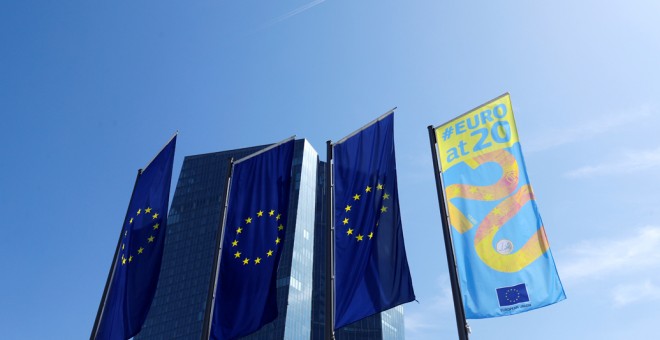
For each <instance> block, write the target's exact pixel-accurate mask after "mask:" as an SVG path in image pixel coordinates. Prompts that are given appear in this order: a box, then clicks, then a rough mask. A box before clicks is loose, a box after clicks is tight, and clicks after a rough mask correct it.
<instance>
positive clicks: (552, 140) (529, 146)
mask: <svg viewBox="0 0 660 340" xmlns="http://www.w3.org/2000/svg"><path fill="white" fill-rule="evenodd" d="M650 112H651V110H650V108H649V107H647V106H643V107H641V108H640V109H638V110H636V111H632V112H625V113H622V114H618V115H603V116H598V119H592V120H590V121H589V122H584V123H581V124H580V123H576V124H574V125H573V126H572V127H567V128H563V129H561V130H559V129H545V130H544V132H543V133H542V134H541V135H538V136H536V138H535V139H532V140H530V141H529V142H526V143H525V145H524V150H525V152H538V151H543V150H548V149H552V148H555V147H558V146H562V145H566V144H571V143H575V142H579V141H583V140H587V139H590V138H593V137H595V136H597V135H602V134H604V133H606V132H609V131H612V130H615V129H617V128H619V127H621V126H624V125H627V124H632V123H636V122H637V123H638V122H640V121H641V120H642V118H645V117H649V116H650V115H651V113H650Z"/></svg>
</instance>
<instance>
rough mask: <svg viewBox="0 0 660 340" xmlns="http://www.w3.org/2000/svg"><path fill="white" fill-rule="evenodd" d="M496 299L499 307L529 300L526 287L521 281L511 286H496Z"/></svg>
mask: <svg viewBox="0 0 660 340" xmlns="http://www.w3.org/2000/svg"><path fill="white" fill-rule="evenodd" d="M497 299H498V300H499V302H500V307H506V306H512V305H516V304H519V303H523V302H529V295H528V294H527V287H526V286H525V284H524V283H521V284H519V285H515V286H511V287H503V288H497Z"/></svg>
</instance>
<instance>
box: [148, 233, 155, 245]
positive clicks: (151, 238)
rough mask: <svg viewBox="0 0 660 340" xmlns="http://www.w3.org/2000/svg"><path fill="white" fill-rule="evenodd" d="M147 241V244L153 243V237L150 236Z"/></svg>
mask: <svg viewBox="0 0 660 340" xmlns="http://www.w3.org/2000/svg"><path fill="white" fill-rule="evenodd" d="M147 240H149V243H151V242H153V241H154V235H151V237H149V238H148V239H147Z"/></svg>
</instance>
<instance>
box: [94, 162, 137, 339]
mask: <svg viewBox="0 0 660 340" xmlns="http://www.w3.org/2000/svg"><path fill="white" fill-rule="evenodd" d="M140 174H142V169H139V170H138V172H137V176H135V183H134V184H133V191H132V192H131V200H132V199H133V195H134V194H135V188H136V187H137V183H138V179H139V178H140ZM130 206H131V202H130V201H129V202H128V206H127V207H126V215H125V217H124V222H123V223H126V217H128V213H129V211H128V209H130ZM123 223H122V228H121V230H120V231H119V239H118V240H117V248H115V256H114V257H113V258H112V265H111V266H110V272H109V273H108V279H107V280H106V281H105V288H104V289H103V295H102V296H101V302H100V303H99V309H98V311H97V312H96V320H94V327H93V328H92V334H91V335H90V336H89V338H90V339H92V340H93V339H96V333H97V332H98V331H99V326H100V325H99V323H100V322H101V317H102V316H103V311H104V310H105V304H106V299H107V298H108V292H109V291H110V286H111V285H112V278H113V277H114V275H115V268H116V266H117V254H119V245H120V244H121V239H122V234H123V232H124V228H123Z"/></svg>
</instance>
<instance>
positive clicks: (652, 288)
mask: <svg viewBox="0 0 660 340" xmlns="http://www.w3.org/2000/svg"><path fill="white" fill-rule="evenodd" d="M612 298H613V300H614V304H615V305H616V306H618V307H622V306H626V305H629V304H631V303H635V302H638V301H653V300H660V286H657V285H655V284H653V283H652V282H651V281H650V280H646V281H644V282H640V283H634V284H627V285H619V286H617V287H616V288H614V291H613V292H612Z"/></svg>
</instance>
